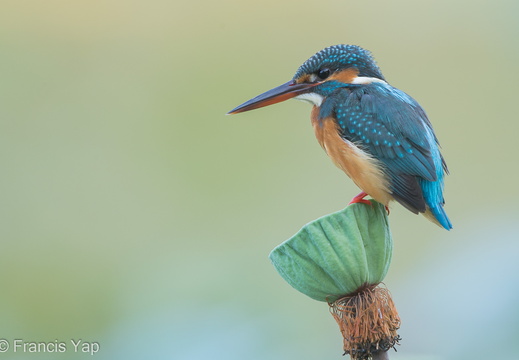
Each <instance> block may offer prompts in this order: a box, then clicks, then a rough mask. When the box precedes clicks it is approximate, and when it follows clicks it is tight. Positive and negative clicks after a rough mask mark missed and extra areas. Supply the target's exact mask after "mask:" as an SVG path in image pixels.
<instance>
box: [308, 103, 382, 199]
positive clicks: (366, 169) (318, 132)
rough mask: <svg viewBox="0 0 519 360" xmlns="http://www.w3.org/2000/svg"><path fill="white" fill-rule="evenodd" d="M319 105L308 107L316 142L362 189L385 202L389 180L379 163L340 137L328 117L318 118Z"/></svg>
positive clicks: (335, 125) (334, 124) (333, 123)
mask: <svg viewBox="0 0 519 360" xmlns="http://www.w3.org/2000/svg"><path fill="white" fill-rule="evenodd" d="M318 114H319V108H318V107H316V106H314V108H313V109H312V125H313V127H314V131H315V136H316V137H317V141H319V144H321V146H322V148H323V149H324V151H326V153H327V154H328V156H329V157H330V158H331V159H332V161H333V162H334V163H335V165H337V167H338V168H339V169H341V170H342V171H344V172H345V173H346V175H348V176H349V177H350V178H351V179H352V180H353V182H355V184H356V185H357V186H358V187H359V188H361V190H362V191H364V192H366V193H367V194H369V195H370V196H371V197H372V198H374V199H375V200H377V201H378V202H380V203H382V204H384V205H387V204H388V203H389V201H390V200H391V199H392V197H391V195H390V194H389V182H388V179H387V176H386V175H385V174H384V172H383V170H382V167H381V164H380V162H379V161H378V160H377V159H375V158H373V157H372V156H370V155H369V154H368V153H366V152H365V151H363V150H362V149H361V148H359V147H357V146H356V145H355V144H354V143H352V142H350V141H348V140H344V139H343V138H341V136H340V134H339V129H338V128H337V124H336V123H335V121H334V120H333V119H332V118H325V119H323V120H320V121H319V120H318Z"/></svg>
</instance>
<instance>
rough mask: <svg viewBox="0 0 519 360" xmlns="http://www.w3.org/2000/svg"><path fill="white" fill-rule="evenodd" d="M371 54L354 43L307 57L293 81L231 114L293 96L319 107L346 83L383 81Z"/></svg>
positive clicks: (247, 103) (254, 99)
mask: <svg viewBox="0 0 519 360" xmlns="http://www.w3.org/2000/svg"><path fill="white" fill-rule="evenodd" d="M384 81H385V79H384V76H383V75H382V73H381V72H380V69H379V68H378V66H377V64H376V63H375V60H374V59H373V57H372V56H371V53H370V52H369V51H367V50H365V49H363V48H361V47H359V46H355V45H334V46H330V47H327V48H326V49H323V50H321V51H319V52H318V53H317V54H315V55H314V56H312V57H311V58H309V59H308V60H306V61H305V62H304V63H303V65H301V66H300V67H299V69H298V70H297V71H296V73H295V75H294V77H293V78H292V80H290V81H288V82H286V83H284V84H282V85H280V86H278V87H275V88H273V89H271V90H269V91H267V92H264V93H263V94H261V95H258V96H256V97H255V98H253V99H250V100H249V101H246V102H244V103H243V104H241V105H239V106H238V107H236V108H235V109H233V110H231V111H229V114H236V113H240V112H244V111H249V110H254V109H258V108H260V107H264V106H267V105H272V104H276V103H278V102H282V101H285V100H288V99H291V98H296V99H298V100H305V101H308V102H310V103H312V104H314V105H317V106H320V105H321V103H322V101H323V99H324V98H325V97H326V96H328V95H330V94H331V93H333V92H334V91H335V90H336V89H337V88H338V87H343V86H345V84H359V85H360V84H368V83H372V82H384Z"/></svg>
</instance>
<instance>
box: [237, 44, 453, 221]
mask: <svg viewBox="0 0 519 360" xmlns="http://www.w3.org/2000/svg"><path fill="white" fill-rule="evenodd" d="M292 98H294V99H296V100H302V101H305V102H309V103H310V104H312V105H313V107H312V111H311V116H310V117H311V123H312V126H313V129H314V132H315V136H316V138H317V140H318V142H319V144H320V145H321V147H322V148H323V149H324V151H325V152H326V153H327V155H328V156H329V157H330V158H331V160H332V161H333V163H334V164H335V165H336V166H337V167H338V168H339V169H341V170H342V171H343V172H344V173H346V175H347V176H348V177H350V178H351V179H352V180H353V182H354V183H355V184H356V185H357V186H358V187H359V188H360V189H361V191H362V192H361V193H360V194H359V195H357V196H355V197H354V198H353V199H352V201H351V202H350V204H351V203H370V202H369V200H367V199H365V197H366V196H368V195H369V196H371V197H372V198H373V199H374V200H376V201H377V202H379V203H381V204H384V205H385V206H386V208H387V209H389V208H388V206H389V203H390V202H391V201H396V202H398V203H400V204H401V205H403V206H404V207H405V208H407V209H408V210H410V211H411V212H413V213H415V214H423V215H424V216H425V217H426V218H427V219H429V220H431V221H432V222H434V223H436V224H437V225H439V226H440V227H443V228H445V229H447V230H450V229H452V223H451V221H450V220H449V217H448V216H447V214H446V212H445V210H444V204H445V200H444V196H443V190H444V178H445V176H446V175H447V174H448V173H449V171H448V168H447V164H446V162H445V160H444V158H443V156H442V154H441V152H440V145H439V142H438V139H437V137H436V135H435V132H434V130H433V127H432V124H431V122H430V121H429V119H428V117H427V115H426V113H425V111H424V109H423V108H422V107H421V106H420V105H419V104H418V102H417V101H416V100H414V99H413V98H412V97H411V96H409V95H407V94H406V93H405V92H403V91H401V90H399V89H397V88H395V87H393V86H391V85H390V84H389V83H388V82H387V81H386V79H385V78H384V76H383V75H382V72H381V70H380V68H379V67H378V65H377V63H376V62H375V60H374V58H373V56H372V54H371V52H370V51H368V50H366V49H364V48H362V47H360V46H357V45H346V44H340V45H334V46H330V47H327V48H325V49H323V50H321V51H319V52H317V53H316V54H315V55H313V56H312V57H310V58H309V59H308V60H306V61H305V62H304V63H303V64H302V65H301V66H300V67H299V68H298V69H297V71H296V73H295V75H294V76H293V78H292V80H290V81H288V82H286V83H284V84H282V85H280V86H277V87H275V88H273V89H271V90H269V91H266V92H264V93H262V94H260V95H258V96H256V97H254V98H252V99H250V100H248V101H246V102H244V103H243V104H241V105H239V106H237V107H236V108H234V109H233V110H231V111H229V112H228V114H237V113H242V112H245V111H250V110H254V109H258V108H261V107H264V106H268V105H272V104H276V103H279V102H282V101H285V100H288V99H292Z"/></svg>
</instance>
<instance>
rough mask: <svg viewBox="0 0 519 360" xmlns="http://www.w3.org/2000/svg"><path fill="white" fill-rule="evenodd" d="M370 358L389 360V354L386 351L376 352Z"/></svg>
mask: <svg viewBox="0 0 519 360" xmlns="http://www.w3.org/2000/svg"><path fill="white" fill-rule="evenodd" d="M372 356H373V360H389V354H388V352H387V351H377V352H376V353H374V354H373V355H372Z"/></svg>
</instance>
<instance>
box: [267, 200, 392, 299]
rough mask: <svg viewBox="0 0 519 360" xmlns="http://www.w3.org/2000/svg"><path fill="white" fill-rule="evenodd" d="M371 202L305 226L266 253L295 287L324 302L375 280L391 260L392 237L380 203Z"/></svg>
mask: <svg viewBox="0 0 519 360" xmlns="http://www.w3.org/2000/svg"><path fill="white" fill-rule="evenodd" d="M371 202H372V204H373V206H369V205H366V204H362V203H356V204H352V205H349V206H348V207H346V208H345V209H344V210H341V211H338V212H336V213H333V214H330V215H326V216H323V217H321V218H319V219H317V220H315V221H312V222H310V223H309V224H307V225H305V226H304V227H303V228H302V229H301V230H300V231H299V232H298V233H297V234H295V235H294V236H293V237H291V238H290V239H288V240H286V241H285V242H283V243H282V244H280V245H279V246H277V247H276V248H275V249H274V250H272V252H271V253H270V255H269V258H270V260H271V261H272V263H273V264H274V267H275V268H276V270H277V271H278V272H279V274H280V275H281V276H282V277H283V278H284V279H285V280H286V281H287V282H288V283H289V284H290V285H291V286H292V287H294V288H295V289H296V290H298V291H300V292H302V293H303V294H305V295H308V296H309V297H311V298H312V299H315V300H319V301H326V302H333V301H335V300H337V299H338V298H340V297H342V296H344V295H348V294H352V293H354V292H356V291H357V290H358V289H359V288H361V287H362V286H365V285H375V284H378V283H380V282H381V281H382V280H383V279H384V277H385V276H386V273H387V271H388V269H389V265H390V263H391V254H392V250H393V240H392V238H391V233H390V230H389V224H388V219H387V213H386V209H385V207H384V206H383V205H382V204H379V203H378V202H376V201H373V200H372V201H371Z"/></svg>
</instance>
